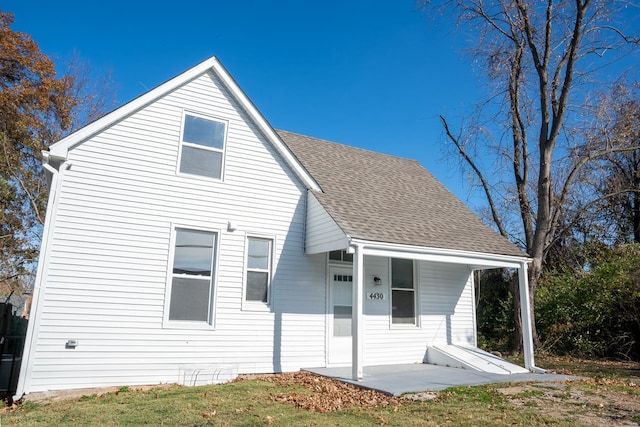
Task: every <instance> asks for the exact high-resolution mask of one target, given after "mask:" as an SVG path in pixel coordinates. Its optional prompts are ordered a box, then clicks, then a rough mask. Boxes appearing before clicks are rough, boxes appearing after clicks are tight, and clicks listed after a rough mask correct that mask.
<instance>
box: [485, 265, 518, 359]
mask: <svg viewBox="0 0 640 427" xmlns="http://www.w3.org/2000/svg"><path fill="white" fill-rule="evenodd" d="M509 280H510V276H509V273H508V272H506V271H504V270H501V269H497V270H486V271H482V272H480V273H479V274H478V276H477V277H476V280H475V284H476V298H477V301H476V304H477V308H476V321H477V323H478V347H480V348H482V349H484V350H486V351H499V352H502V353H509V352H511V351H512V348H511V346H512V341H513V335H514V334H515V327H516V326H515V322H514V320H513V316H514V307H513V299H512V298H511V294H510V293H509Z"/></svg>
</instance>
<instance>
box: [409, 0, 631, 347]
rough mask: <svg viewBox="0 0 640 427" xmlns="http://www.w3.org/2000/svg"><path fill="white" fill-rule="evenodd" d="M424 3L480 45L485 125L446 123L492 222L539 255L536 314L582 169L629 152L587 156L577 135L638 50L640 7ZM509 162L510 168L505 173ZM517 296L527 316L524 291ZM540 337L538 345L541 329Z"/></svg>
mask: <svg viewBox="0 0 640 427" xmlns="http://www.w3.org/2000/svg"><path fill="white" fill-rule="evenodd" d="M421 4H422V5H424V6H431V7H435V8H442V7H444V8H449V10H454V11H455V12H456V15H457V16H458V18H459V23H460V24H461V25H462V27H463V28H467V29H468V30H470V34H473V35H474V38H475V40H476V43H474V44H473V45H472V46H471V47H470V48H469V53H470V54H471V56H472V58H473V60H474V62H475V63H477V64H479V65H480V66H481V68H482V71H483V73H484V76H485V77H486V79H487V81H488V83H489V85H487V86H488V87H489V88H490V92H489V94H488V99H487V101H486V102H485V103H483V104H482V105H481V107H482V109H481V110H480V112H479V113H477V114H479V116H482V117H483V119H478V118H476V119H475V123H482V125H481V126H475V127H474V128H471V129H470V128H466V129H463V131H462V132H461V133H459V134H455V133H454V132H452V131H451V130H450V129H451V126H450V124H449V123H447V119H446V118H445V117H441V119H442V122H443V125H444V128H445V132H446V135H447V137H448V140H449V141H450V142H451V143H452V144H453V146H454V147H455V149H456V150H457V152H458V153H459V154H460V155H461V156H462V158H463V160H464V162H465V163H466V165H467V166H468V167H470V168H471V171H472V173H473V174H474V175H475V177H476V179H477V180H478V182H479V185H480V186H481V187H482V189H483V192H484V195H485V196H486V198H487V201H488V204H489V209H490V213H491V219H492V221H493V223H494V224H495V226H496V227H497V229H498V230H499V231H500V233H502V234H503V235H504V236H505V237H508V238H511V239H512V240H514V241H516V242H519V243H521V245H522V247H523V248H524V249H525V250H526V251H527V252H528V253H529V255H530V256H531V257H532V263H531V265H530V269H529V287H530V289H529V292H530V295H531V311H532V313H533V304H534V301H535V295H536V289H537V285H538V281H539V279H540V277H541V274H542V271H543V268H544V266H545V263H546V262H547V260H548V258H549V251H550V250H551V248H553V247H554V245H555V244H557V242H558V239H559V238H561V237H562V236H563V235H565V233H566V225H567V224H568V223H570V222H571V220H570V219H569V218H568V217H567V214H568V209H567V206H568V205H570V204H571V202H572V201H573V200H577V199H580V198H581V197H583V196H584V194H582V189H581V188H580V186H579V185H576V183H577V182H578V181H579V178H580V176H581V175H582V171H583V169H584V168H585V166H586V165H588V164H590V163H592V162H594V161H597V160H598V159H600V158H602V157H603V156H606V155H607V154H609V153H612V152H616V151H624V150H628V149H629V148H628V147H627V148H622V147H619V146H615V145H613V146H604V147H603V146H600V147H598V148H597V149H594V150H578V149H577V147H579V146H584V144H583V142H582V141H581V140H580V139H579V135H581V133H580V132H578V131H577V130H578V129H580V127H581V126H582V125H584V122H585V121H586V119H585V118H587V117H589V116H590V115H591V114H592V112H591V111H590V110H589V106H590V103H589V100H590V95H589V93H590V90H592V89H593V88H594V87H595V86H594V84H595V83H596V82H597V81H599V80H600V78H602V77H603V76H604V73H603V69H604V68H606V67H607V66H610V65H612V64H614V63H615V62H616V61H617V60H618V59H620V58H621V57H623V56H624V55H627V54H628V53H629V51H630V50H633V49H635V48H636V47H637V46H638V44H639V41H638V39H636V38H634V37H632V36H629V35H627V34H626V29H625V27H624V24H625V21H624V19H623V17H622V15H621V13H622V12H623V11H624V10H623V9H624V8H625V7H637V6H634V5H633V4H631V3H627V2H610V1H607V0H546V1H545V0H543V1H539V0H487V1H484V0H450V1H445V2H436V1H430V0H424V1H422V2H421ZM618 23H619V24H620V26H618V25H617V24H618ZM480 146H482V148H480ZM487 152H491V153H493V157H492V158H493V162H494V163H493V164H492V165H491V171H490V172H487V171H488V170H487V169H484V168H483V160H482V158H481V157H478V156H477V155H476V153H487ZM505 160H507V161H506V162H505ZM502 162H504V164H508V165H509V166H508V169H499V168H498V167H496V165H497V164H499V163H502ZM496 171H498V172H496ZM514 286H515V285H514ZM513 297H514V300H515V303H516V304H515V307H516V310H518V309H519V306H520V304H519V301H518V299H519V295H518V292H513ZM519 319H520V316H519V313H518V314H517V315H516V320H517V321H518V320H519ZM517 326H518V332H519V333H520V334H521V325H520V324H519V323H518V324H517ZM533 334H534V340H535V341H536V342H537V341H538V340H537V333H536V331H535V327H534V331H533ZM518 342H521V340H518Z"/></svg>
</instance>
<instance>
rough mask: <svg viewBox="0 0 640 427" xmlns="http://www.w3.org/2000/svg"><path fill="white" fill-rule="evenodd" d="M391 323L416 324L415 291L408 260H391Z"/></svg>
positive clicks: (411, 266) (410, 262)
mask: <svg viewBox="0 0 640 427" xmlns="http://www.w3.org/2000/svg"><path fill="white" fill-rule="evenodd" d="M391 323H392V324H399V325H415V324H416V291H415V285H414V280H413V261H412V260H410V259H395V258H393V259H391Z"/></svg>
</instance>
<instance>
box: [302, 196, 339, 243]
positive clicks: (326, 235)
mask: <svg viewBox="0 0 640 427" xmlns="http://www.w3.org/2000/svg"><path fill="white" fill-rule="evenodd" d="M347 246H349V239H348V238H347V236H346V235H345V234H344V232H343V231H342V229H340V227H338V224H336V222H335V221H334V220H333V218H331V216H330V215H329V214H328V213H327V211H326V210H325V209H324V208H323V207H322V205H321V204H320V202H318V199H316V197H315V196H314V195H313V193H312V192H311V191H309V192H308V196H307V229H306V239H305V252H306V253H308V254H317V253H324V252H330V251H333V250H338V249H345V248H346V247H347Z"/></svg>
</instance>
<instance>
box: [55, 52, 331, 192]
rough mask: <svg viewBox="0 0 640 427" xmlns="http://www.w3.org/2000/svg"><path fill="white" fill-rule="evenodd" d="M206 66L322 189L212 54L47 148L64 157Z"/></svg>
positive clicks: (300, 172) (311, 184) (309, 183)
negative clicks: (71, 150)
mask: <svg viewBox="0 0 640 427" xmlns="http://www.w3.org/2000/svg"><path fill="white" fill-rule="evenodd" d="M209 70H212V71H213V72H214V74H215V75H216V76H217V77H218V78H219V79H220V80H221V81H222V82H223V83H224V85H225V86H226V87H227V89H228V90H229V91H230V92H231V94H232V95H233V96H234V97H235V99H236V101H237V102H238V103H239V105H240V106H241V107H242V108H243V109H244V111H245V112H246V113H247V114H248V115H249V117H250V118H251V119H252V120H253V122H254V123H255V124H256V125H257V126H258V128H259V129H260V131H261V132H262V133H263V134H264V135H265V137H266V138H267V139H268V140H269V141H270V142H271V144H272V145H273V146H274V148H275V149H276V150H277V151H278V153H280V155H281V156H282V157H283V158H284V160H285V162H287V164H288V165H289V166H290V167H291V168H292V170H293V171H294V173H295V174H296V175H297V176H298V177H299V178H300V179H301V180H302V182H303V183H304V185H305V186H306V187H307V188H308V189H313V190H316V191H321V189H320V186H319V185H318V183H317V182H316V181H315V180H314V179H313V177H312V176H311V175H310V174H309V173H308V172H307V170H306V169H305V168H304V167H303V166H302V164H301V163H300V162H299V161H298V159H297V158H296V157H295V156H294V155H293V153H291V151H289V149H288V148H287V147H286V145H284V143H283V142H282V140H281V139H280V137H279V136H278V135H277V134H276V132H275V131H274V130H273V128H272V127H271V125H269V123H268V122H267V120H266V119H265V118H264V117H263V116H262V114H260V112H259V111H258V109H257V108H256V107H255V106H254V105H253V103H252V102H251V100H249V98H248V97H247V95H245V93H244V92H243V91H242V89H240V86H238V84H237V83H236V82H235V80H233V78H232V77H231V75H230V74H229V73H228V72H227V70H225V68H224V67H223V66H222V64H221V63H220V61H218V59H217V58H216V57H215V56H212V57H211V58H209V59H207V60H205V61H203V62H201V63H200V64H198V65H196V66H195V67H192V68H190V69H188V70H187V71H185V72H183V73H182V74H179V75H178V76H176V77H174V78H172V79H171V80H168V81H166V82H164V83H163V84H161V85H160V86H157V87H156V88H154V89H151V90H150V91H149V92H147V93H144V94H143V95H140V96H139V97H137V98H135V99H134V100H132V101H130V102H128V103H126V104H124V105H123V106H122V107H120V108H117V109H116V110H114V111H112V112H111V113H109V114H107V115H105V116H103V117H101V118H100V119H98V120H96V121H94V122H92V123H89V124H88V125H86V126H85V127H83V128H81V129H78V130H77V131H76V132H74V133H72V134H71V135H68V136H67V137H65V138H63V139H61V140H60V141H58V142H56V143H55V144H53V145H52V146H51V147H50V148H49V152H50V153H51V154H52V155H54V156H57V157H64V158H67V156H68V152H69V150H70V149H71V148H73V147H74V146H75V145H77V144H80V143H82V142H83V141H85V140H87V139H88V138H90V137H92V136H93V135H95V134H97V133H99V132H101V131H102V130H104V129H105V128H107V127H109V126H111V125H113V124H114V123H117V122H118V121H120V120H122V119H124V118H126V117H128V116H129V115H131V114H133V113H135V112H136V111H138V110H139V109H141V108H143V107H145V106H146V105H148V104H150V103H152V102H153V101H155V100H156V99H158V98H160V97H162V96H164V95H166V94H168V93H169V92H171V91H173V90H175V89H177V88H178V87H180V86H182V85H184V84H185V83H187V82H189V81H190V80H193V79H195V78H196V77H198V76H200V75H202V74H204V73H205V72H207V71H209Z"/></svg>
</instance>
